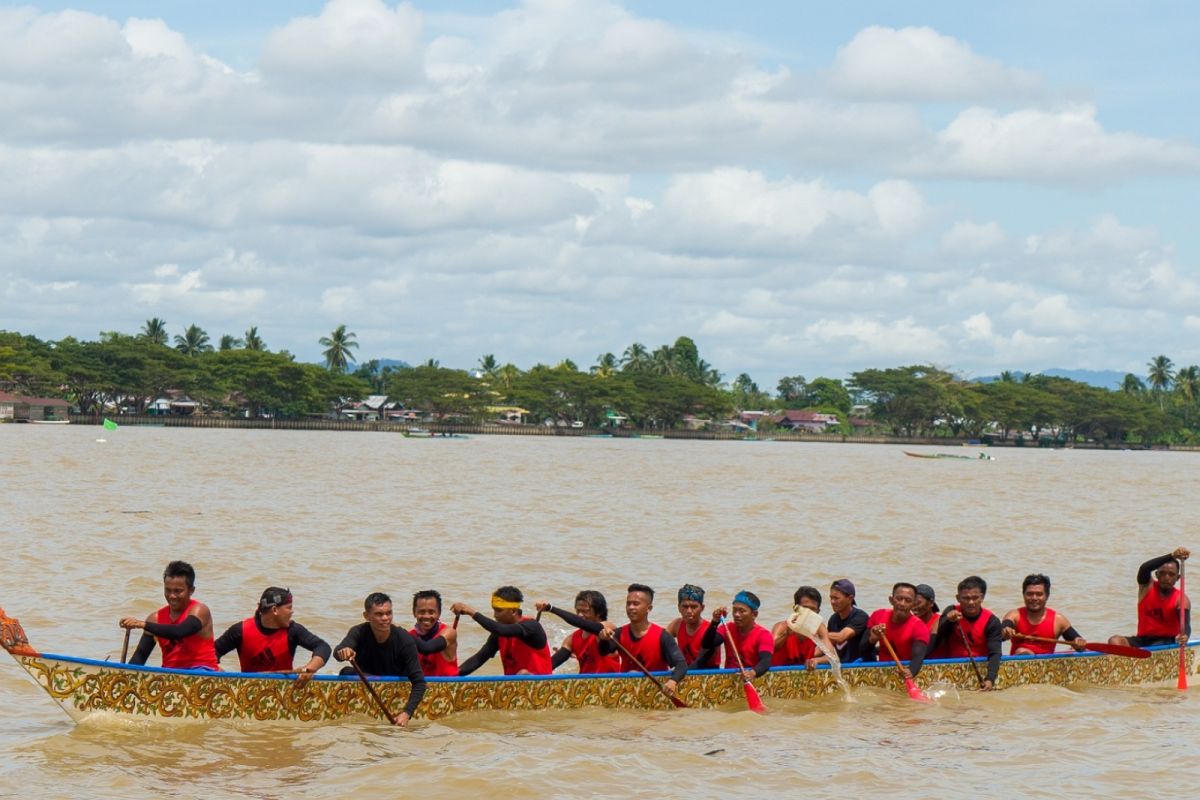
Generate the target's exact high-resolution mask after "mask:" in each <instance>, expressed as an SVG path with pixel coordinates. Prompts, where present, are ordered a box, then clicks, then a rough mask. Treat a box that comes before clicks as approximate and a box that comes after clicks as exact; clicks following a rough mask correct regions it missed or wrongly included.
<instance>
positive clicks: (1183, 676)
mask: <svg viewBox="0 0 1200 800" xmlns="http://www.w3.org/2000/svg"><path fill="white" fill-rule="evenodd" d="M1186 560H1187V559H1183V558H1181V559H1179V635H1180V636H1182V635H1183V633H1184V630H1183V626H1184V622H1185V616H1184V609H1183V604H1184V600H1185V599H1186V597H1187V595H1186V594H1184V592H1185V591H1186V589H1185V588H1184V587H1185V585H1186V584H1185V583H1184V581H1183V564H1184V562H1185V561H1186ZM1175 686H1176V688H1177V689H1179V691H1181V692H1183V691H1187V687H1188V681H1187V645H1186V644H1181V645H1179V682H1178V683H1177V684H1176V685H1175Z"/></svg>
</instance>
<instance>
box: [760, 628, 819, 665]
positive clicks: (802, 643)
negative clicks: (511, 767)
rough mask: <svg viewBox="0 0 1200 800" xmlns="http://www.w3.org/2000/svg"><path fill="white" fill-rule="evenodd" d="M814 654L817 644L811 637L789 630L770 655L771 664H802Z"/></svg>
mask: <svg viewBox="0 0 1200 800" xmlns="http://www.w3.org/2000/svg"><path fill="white" fill-rule="evenodd" d="M816 654H817V645H816V644H815V643H814V642H813V640H812V639H809V638H808V637H807V636H801V635H800V634H798V633H790V632H789V633H788V635H787V638H786V639H784V640H783V643H782V644H781V645H779V647H776V648H775V654H774V655H773V656H771V666H772V667H793V666H797V665H801V666H802V665H804V664H806V663H807V662H808V660H809V659H810V658H812V657H813V656H815V655H816Z"/></svg>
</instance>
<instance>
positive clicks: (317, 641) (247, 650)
mask: <svg viewBox="0 0 1200 800" xmlns="http://www.w3.org/2000/svg"><path fill="white" fill-rule="evenodd" d="M293 611H294V608H293V605H292V593H291V592H290V591H289V590H287V589H282V588H280V587H278V586H269V587H267V588H266V589H265V590H264V591H263V593H262V596H261V597H259V599H258V608H256V609H255V610H254V616H252V617H249V618H247V619H244V620H242V621H241V622H237V623H234V624H233V625H231V626H229V629H228V630H226V631H225V632H224V633H223V634H221V636H220V638H218V639H217V641H216V643H215V644H214V647H215V649H216V651H217V659H218V660H220V659H221V658H223V657H224V656H225V654H226V653H230V652H232V651H234V650H236V651H237V654H238V665H239V669H240V670H241V671H242V672H291V671H292V666H293V665H292V661H293V659H295V657H296V648H297V647H303V648H304V649H305V650H308V651H309V652H311V653H312V658H310V659H309V660H308V663H307V664H305V665H304V666H303V667H301V668H300V669H299V670H296V673H297V675H298V676H299V682H300V683H306V682H307V681H309V680H311V679H312V676H313V675H314V674H316V672H317V670H319V669H320V668H321V667H323V666H325V662H327V661H328V660H329V657H330V655H332V652H333V651H332V650H331V648H330V647H329V644H328V643H327V642H325V641H324V640H322V639H321V638H320V637H318V636H316V635H315V634H313V633H312V632H311V631H309V630H308V628H305V627H304V626H303V625H301V624H300V623H299V622H293V621H292V613H293Z"/></svg>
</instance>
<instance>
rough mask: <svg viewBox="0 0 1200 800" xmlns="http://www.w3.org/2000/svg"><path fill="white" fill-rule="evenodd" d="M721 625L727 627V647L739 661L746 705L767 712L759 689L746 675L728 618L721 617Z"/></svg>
mask: <svg viewBox="0 0 1200 800" xmlns="http://www.w3.org/2000/svg"><path fill="white" fill-rule="evenodd" d="M721 625H723V626H724V627H725V635H726V636H728V637H729V639H730V641H729V642H728V643H727V647H729V649H730V650H732V651H733V657H734V659H735V660H736V661H737V665H738V675H739V676H741V679H742V689H743V690H744V691H745V692H746V705H748V706H749V707H750V710H751V711H753V712H755V713H756V714H765V713H767V707H766V706H764V705H763V701H762V699H761V698H760V697H759V696H758V689H755V688H754V684H753V683H751V682H750V679H749V678H747V677H746V667H745V666H744V665H743V664H742V654H741V653H739V652H738V649H737V645H736V644H734V642H733V634H732V633H731V632H730V630H729V620H728V618H726V617H721Z"/></svg>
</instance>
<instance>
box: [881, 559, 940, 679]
mask: <svg viewBox="0 0 1200 800" xmlns="http://www.w3.org/2000/svg"><path fill="white" fill-rule="evenodd" d="M916 602H917V587H916V586H914V585H913V584H911V583H904V582H903V581H901V582H900V583H896V584H894V585H893V586H892V594H891V596H890V597H888V603H889V604H890V605H891V608H880V609H878V610H876V611H873V612H872V613H871V616H870V617H869V618H868V619H867V642H868V644H869V645H870V646H871V647H872V648H873V651H874V655H875V660H877V661H891V660H892V657H891V653H889V652H888V650H887V647H886V646H885V645H883V644H882V642H881V639H882V638H883V637H884V636H886V637H887V640H888V641H889V642H890V643H891V645H892V648H893V649H894V650H895V651H896V658H898V659H900V660H901V661H907V662H908V666H907V667H902V669H903V670H904V677H905V678H906V679H907V680H912V679H913V678H915V677H916V675H917V673H918V672H920V671H921V664H922V663H923V662H924V661H925V654H926V652H927V651H928V649H929V627H928V626H927V625H926V624H925V623H924V622H922V621H921V620H920V619H919V618H917V617H916V616H914V615H913V613H912V609H913V606H914V605H915V604H916Z"/></svg>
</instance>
